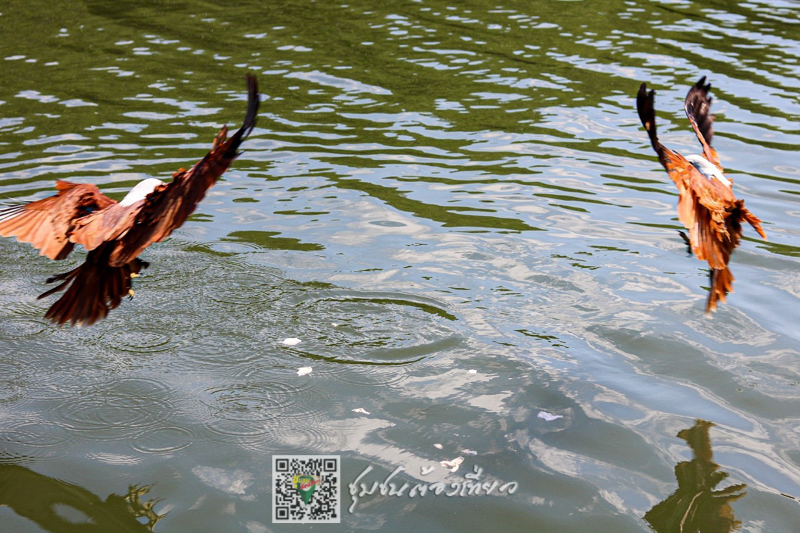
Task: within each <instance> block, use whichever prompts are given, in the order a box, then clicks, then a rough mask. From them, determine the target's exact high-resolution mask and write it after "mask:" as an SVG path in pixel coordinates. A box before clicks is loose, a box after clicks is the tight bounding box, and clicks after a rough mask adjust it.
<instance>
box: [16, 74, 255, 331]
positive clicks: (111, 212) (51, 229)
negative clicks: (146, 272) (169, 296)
mask: <svg viewBox="0 0 800 533" xmlns="http://www.w3.org/2000/svg"><path fill="white" fill-rule="evenodd" d="M247 88H248V104H247V114H246V115H245V119H244V123H243V124H242V127H241V128H239V130H238V131H237V132H236V133H234V134H233V135H232V136H231V137H230V138H228V128H227V127H226V126H223V128H222V129H221V130H220V131H219V133H217V136H216V137H215V138H214V142H213V144H212V147H211V151H210V152H208V154H206V156H205V157H204V158H203V159H201V160H200V161H199V162H198V163H196V164H195V165H194V166H193V167H192V168H190V169H189V170H185V169H180V170H179V171H177V172H175V173H174V174H173V175H172V178H173V179H172V181H171V182H169V183H164V182H163V181H161V180H159V179H155V178H148V179H146V180H143V181H142V182H140V183H138V184H137V185H136V186H135V187H134V188H133V189H131V191H130V192H129V193H128V194H127V195H126V196H125V197H124V198H123V199H122V200H121V201H119V202H117V201H115V200H112V199H111V198H109V197H108V196H105V195H104V194H103V193H101V192H100V190H99V189H98V188H97V187H96V186H95V185H91V184H85V183H84V184H79V183H70V182H67V181H57V182H56V190H57V191H58V193H57V194H56V195H55V196H50V197H49V198H44V199H42V200H37V201H35V202H30V203H27V204H22V205H14V206H9V207H6V208H3V209H0V236H3V237H16V238H17V240H19V241H21V242H28V243H30V244H32V245H33V246H34V247H36V248H38V249H39V250H40V254H41V255H44V256H47V257H49V258H50V259H57V260H58V259H64V258H65V257H67V256H68V255H69V253H70V252H71V251H72V249H73V248H74V247H75V245H76V244H80V245H82V246H83V247H84V248H85V249H86V251H87V252H88V254H87V256H86V260H85V261H84V263H83V264H82V265H80V266H79V267H77V268H75V269H73V270H70V271H69V272H64V273H63V274H57V275H55V276H52V277H51V278H49V279H48V280H47V283H54V282H59V284H58V285H56V286H55V287H54V288H52V289H50V290H49V291H47V292H45V293H44V294H41V295H40V296H39V298H40V299H41V298H45V297H47V296H50V295H52V294H55V293H57V292H60V291H65V292H64V294H63V295H62V296H61V298H59V299H58V301H56V302H55V303H54V304H53V305H52V306H51V307H50V309H48V310H47V313H46V314H45V317H46V318H49V319H50V320H51V321H52V322H54V323H56V324H59V325H62V324H65V323H67V322H70V323H72V324H73V325H75V324H78V325H90V324H93V323H94V322H96V321H97V320H100V319H102V318H105V316H106V315H108V312H109V311H110V310H112V309H115V308H116V307H117V306H119V304H120V302H121V301H122V299H123V298H124V297H125V296H131V297H132V296H133V290H132V288H131V286H132V282H131V279H132V278H134V277H136V276H138V275H139V272H141V270H142V269H143V268H146V267H147V266H148V263H147V262H146V261H142V260H141V259H139V258H138V256H139V254H140V253H142V251H143V250H144V249H145V248H147V247H148V246H150V245H151V244H153V243H154V242H160V241H163V240H164V239H166V238H167V237H168V236H169V235H170V234H171V233H172V231H173V230H175V229H176V228H178V227H180V226H181V225H182V224H183V223H184V222H185V221H186V219H187V218H189V215H191V214H192V212H194V210H195V208H196V207H197V204H198V203H200V201H201V200H202V199H203V197H204V196H205V194H206V191H208V189H209V188H211V186H212V185H214V183H216V181H217V179H219V177H220V176H222V174H223V173H224V172H225V171H226V170H227V169H228V167H229V166H230V165H231V163H232V162H233V161H234V159H236V158H237V157H238V156H239V155H240V152H238V148H239V145H240V144H241V143H242V141H244V140H245V139H246V138H247V136H248V135H249V134H250V132H251V131H252V130H253V128H254V127H255V124H256V115H257V113H258V105H259V97H258V85H257V83H256V79H255V77H254V76H251V75H248V76H247Z"/></svg>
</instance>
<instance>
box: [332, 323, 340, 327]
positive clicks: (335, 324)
mask: <svg viewBox="0 0 800 533" xmlns="http://www.w3.org/2000/svg"><path fill="white" fill-rule="evenodd" d="M331 326H333V327H335V328H338V327H339V324H337V323H336V322H333V323H331Z"/></svg>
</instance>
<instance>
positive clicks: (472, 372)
mask: <svg viewBox="0 0 800 533" xmlns="http://www.w3.org/2000/svg"><path fill="white" fill-rule="evenodd" d="M469 373H470V374H477V373H478V371H477V370H475V369H474V368H470V369H469Z"/></svg>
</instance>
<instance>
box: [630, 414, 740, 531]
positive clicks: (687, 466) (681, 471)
mask: <svg viewBox="0 0 800 533" xmlns="http://www.w3.org/2000/svg"><path fill="white" fill-rule="evenodd" d="M713 426H714V424H713V423H712V422H708V421H706V420H697V421H696V422H695V424H694V426H692V427H690V428H688V429H684V430H682V431H680V432H679V433H678V437H679V438H681V439H683V440H685V441H686V443H687V444H688V445H689V447H690V448H691V449H692V455H693V458H692V460H691V461H683V462H680V463H678V464H677V465H675V477H676V478H677V479H678V489H677V490H676V491H675V492H674V493H673V494H672V495H671V496H669V497H668V498H667V499H666V500H664V501H663V502H661V503H659V504H657V505H656V506H654V507H653V508H652V509H650V510H649V511H648V512H647V514H646V515H644V519H645V520H647V522H648V523H649V524H650V525H651V526H652V527H653V529H654V530H656V531H657V532H658V533H673V532H683V531H686V532H689V531H696V532H698V533H727V532H729V531H734V530H736V529H739V527H740V526H741V525H742V522H741V521H740V520H737V519H736V517H735V516H734V513H733V508H732V507H731V505H730V504H731V502H734V501H736V500H739V499H741V498H743V497H744V496H745V495H746V494H747V493H746V492H742V491H743V490H744V488H745V487H747V485H746V484H744V483H740V484H737V485H731V486H729V487H726V488H724V489H719V490H714V487H716V486H717V485H719V484H720V483H721V482H722V481H723V480H724V479H725V478H727V477H728V473H727V472H722V471H720V470H719V465H718V464H717V463H715V462H714V461H713V460H712V457H713V454H712V452H711V437H710V436H709V434H708V430H709V428H711V427H713Z"/></svg>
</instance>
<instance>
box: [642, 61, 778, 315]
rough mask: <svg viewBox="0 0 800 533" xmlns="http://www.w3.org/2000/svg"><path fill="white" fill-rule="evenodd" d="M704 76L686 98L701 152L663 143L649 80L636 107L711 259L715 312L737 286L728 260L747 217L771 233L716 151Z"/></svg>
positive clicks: (698, 251) (697, 247)
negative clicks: (682, 152) (739, 194)
mask: <svg viewBox="0 0 800 533" xmlns="http://www.w3.org/2000/svg"><path fill="white" fill-rule="evenodd" d="M705 81H706V78H705V76H703V77H702V78H700V80H699V81H698V82H697V83H696V84H694V86H692V88H691V89H689V93H688V94H687V95H686V100H685V102H684V109H685V111H686V116H687V117H688V118H689V123H690V124H691V125H692V129H693V130H694V132H695V134H696V135H697V139H698V140H699V141H700V144H701V145H702V147H703V154H702V155H689V156H685V157H684V156H682V155H680V154H679V153H677V152H673V151H672V150H670V149H669V148H667V147H666V146H664V145H663V144H661V142H660V141H659V140H658V136H657V135H656V112H655V106H654V99H655V91H650V92H647V84H646V83H642V85H641V87H640V88H639V94H638V96H637V98H636V108H637V110H638V112H639V118H640V119H641V121H642V125H644V129H645V130H647V134H648V135H649V136H650V143H651V144H652V145H653V149H654V150H655V151H656V153H657V154H658V160H659V161H660V162H661V164H662V165H663V166H664V168H665V169H667V173H668V174H669V177H670V178H672V181H674V182H675V185H677V187H678V220H680V221H681V223H682V224H683V225H684V226H685V227H686V229H687V230H689V238H688V239H687V240H688V244H689V246H690V247H691V251H693V252H694V254H695V256H697V258H698V259H700V260H705V261H708V266H709V267H710V284H711V287H710V288H709V294H708V299H707V300H706V314H711V312H712V311H715V310H716V308H717V302H724V301H725V295H726V294H727V293H729V292H732V291H733V274H731V271H730V270H729V269H728V261H729V260H730V256H731V253H732V252H733V250H734V249H735V248H736V247H737V246H739V241H740V239H741V236H742V223H743V222H747V223H749V224H750V225H751V226H753V228H754V229H755V230H756V231H757V232H758V233H759V235H761V236H762V237H763V238H764V239H766V238H767V236H766V235H765V234H764V230H763V229H762V228H761V220H759V219H758V218H757V217H756V216H755V215H753V214H752V213H751V212H750V211H748V210H747V208H745V207H744V200H737V199H736V197H735V196H734V195H733V191H732V189H731V186H732V185H733V181H732V180H731V179H730V178H728V177H726V176H725V174H724V171H723V168H722V166H721V165H720V161H719V157H718V156H717V151H716V150H714V148H712V147H711V138H712V137H713V135H714V129H713V124H714V115H711V114H709V111H710V109H711V97H709V96H708V91H709V89H711V84H706V83H705ZM684 238H686V237H684Z"/></svg>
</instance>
